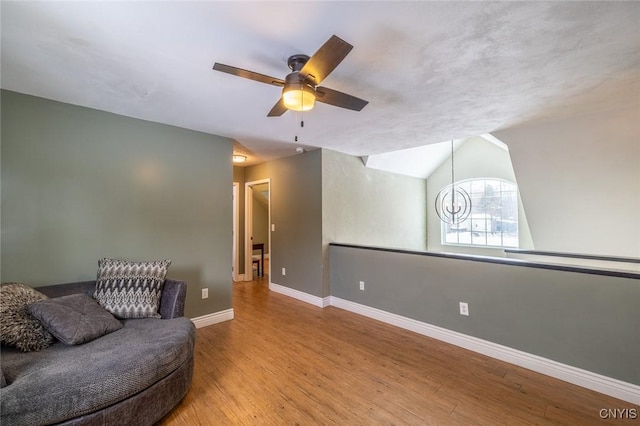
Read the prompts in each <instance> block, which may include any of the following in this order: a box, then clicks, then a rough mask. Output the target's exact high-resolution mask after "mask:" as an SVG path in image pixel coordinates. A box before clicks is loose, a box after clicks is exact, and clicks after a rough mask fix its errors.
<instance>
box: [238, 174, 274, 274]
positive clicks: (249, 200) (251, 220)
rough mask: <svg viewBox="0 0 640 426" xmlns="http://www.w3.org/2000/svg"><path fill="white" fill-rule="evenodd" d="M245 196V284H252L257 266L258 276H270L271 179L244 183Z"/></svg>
mask: <svg viewBox="0 0 640 426" xmlns="http://www.w3.org/2000/svg"><path fill="white" fill-rule="evenodd" d="M244 196H245V217H244V218H245V221H244V229H245V233H244V235H245V244H244V271H245V274H244V280H245V281H252V280H253V279H254V273H253V267H254V265H255V266H256V276H258V275H261V276H265V275H269V276H270V275H271V268H270V264H271V262H265V260H266V259H269V258H270V257H271V232H270V231H271V229H270V228H271V225H270V224H271V179H261V180H256V181H251V182H247V183H245V192H244ZM254 249H255V251H254ZM254 256H255V257H254ZM265 264H266V265H268V267H267V268H265Z"/></svg>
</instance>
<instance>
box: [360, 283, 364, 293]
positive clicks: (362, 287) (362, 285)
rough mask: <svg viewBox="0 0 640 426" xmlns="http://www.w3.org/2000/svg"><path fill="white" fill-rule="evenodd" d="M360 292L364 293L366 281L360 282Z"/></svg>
mask: <svg viewBox="0 0 640 426" xmlns="http://www.w3.org/2000/svg"><path fill="white" fill-rule="evenodd" d="M360 290H362V291H364V281H360Z"/></svg>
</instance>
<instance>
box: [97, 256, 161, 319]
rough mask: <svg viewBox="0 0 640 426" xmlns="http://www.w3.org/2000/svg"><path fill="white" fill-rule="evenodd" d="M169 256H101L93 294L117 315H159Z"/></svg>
mask: <svg viewBox="0 0 640 426" xmlns="http://www.w3.org/2000/svg"><path fill="white" fill-rule="evenodd" d="M170 264H171V260H170V259H166V260H158V261H150V262H130V261H126V260H116V259H108V258H102V259H100V260H99V261H98V277H97V280H96V291H95V293H94V295H93V297H94V298H95V299H96V300H97V301H98V303H100V305H102V306H103V307H104V308H105V309H106V310H107V311H109V312H111V313H112V314H113V315H115V316H116V317H118V318H147V317H151V318H160V314H159V312H158V310H159V308H160V296H161V295H162V286H163V284H164V278H165V276H166V275H167V269H168V268H169V265H170Z"/></svg>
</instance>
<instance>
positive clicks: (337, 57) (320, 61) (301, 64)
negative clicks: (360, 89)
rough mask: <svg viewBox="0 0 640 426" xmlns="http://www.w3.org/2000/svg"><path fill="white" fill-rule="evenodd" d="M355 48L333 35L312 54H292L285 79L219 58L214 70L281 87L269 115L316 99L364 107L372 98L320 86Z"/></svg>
mask: <svg viewBox="0 0 640 426" xmlns="http://www.w3.org/2000/svg"><path fill="white" fill-rule="evenodd" d="M351 49H353V46H352V45H350V44H349V43H347V42H346V41H344V40H342V39H341V38H339V37H337V36H335V35H334V36H331V38H330V39H329V40H327V42H326V43H325V44H323V45H322V46H321V47H320V49H318V51H317V52H316V53H314V54H313V56H311V57H309V56H307V55H302V54H299V55H293V56H290V57H289V60H288V61H287V65H288V66H289V69H291V72H290V73H289V74H288V75H287V76H286V77H285V79H284V80H282V79H280V78H275V77H270V76H268V75H264V74H259V73H257V72H253V71H248V70H244V69H241V68H236V67H233V66H230V65H225V64H220V63H218V62H216V63H215V64H214V65H213V69H214V70H215V71H220V72H225V73H227V74H231V75H235V76H238V77H243V78H247V79H249V80H254V81H259V82H260V83H266V84H271V85H273V86H279V87H282V88H283V89H282V96H281V97H280V99H279V100H278V102H277V103H276V104H275V105H274V106H273V108H271V111H269V113H268V114H267V116H268V117H279V116H281V115H282V114H284V113H285V112H286V111H287V110H288V109H290V110H293V111H308V110H310V109H312V108H313V107H314V105H315V102H316V101H318V102H322V103H325V104H329V105H333V106H337V107H340V108H346V109H350V110H353V111H361V110H362V108H364V107H365V106H366V105H367V104H368V103H369V102H368V101H365V100H363V99H360V98H356V97H355V96H351V95H348V94H346V93H342V92H338V91H337V90H333V89H329V88H328V87H322V86H319V84H320V83H321V82H322V80H324V79H325V78H326V77H327V76H328V75H329V74H330V73H331V72H332V71H333V70H334V69H335V68H336V67H337V66H338V65H339V64H340V62H342V60H343V59H344V58H345V57H346V56H347V54H349V52H350V51H351Z"/></svg>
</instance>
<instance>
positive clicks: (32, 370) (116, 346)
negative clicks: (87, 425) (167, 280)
mask: <svg viewBox="0 0 640 426" xmlns="http://www.w3.org/2000/svg"><path fill="white" fill-rule="evenodd" d="M194 342H195V327H194V325H193V323H192V322H191V321H190V320H189V319H187V318H184V317H181V318H174V319H167V320H163V319H155V318H144V319H135V320H125V321H124V327H123V328H121V329H120V330H118V331H115V332H113V333H110V334H107V335H106V336H103V337H101V338H99V339H95V340H92V341H91V342H88V343H85V344H83V345H77V346H69V345H65V344H63V343H61V342H56V343H54V344H53V345H51V346H50V347H48V348H47V349H45V350H43V351H40V352H29V353H26V354H25V353H22V352H19V351H17V350H15V349H13V348H3V349H2V370H3V373H4V375H5V377H6V379H7V383H8V385H7V386H6V387H4V388H2V389H0V404H1V405H0V412H1V413H2V420H3V421H2V424H5V421H6V424H8V425H9V424H10V425H34V424H53V423H59V422H63V421H65V420H68V419H73V418H76V417H79V416H83V415H86V414H89V413H93V412H95V411H98V410H100V409H102V408H105V407H109V406H111V405H113V404H116V403H118V402H120V401H123V400H124V399H126V398H129V397H131V396H132V395H136V394H138V393H139V392H141V391H143V390H145V389H147V388H149V387H150V386H152V385H154V384H155V383H156V382H158V381H159V380H161V379H163V378H164V377H166V376H168V375H169V374H171V373H172V372H173V371H175V370H176V369H178V368H179V367H180V366H182V365H183V364H184V363H185V362H190V361H191V360H192V356H193V346H194Z"/></svg>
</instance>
